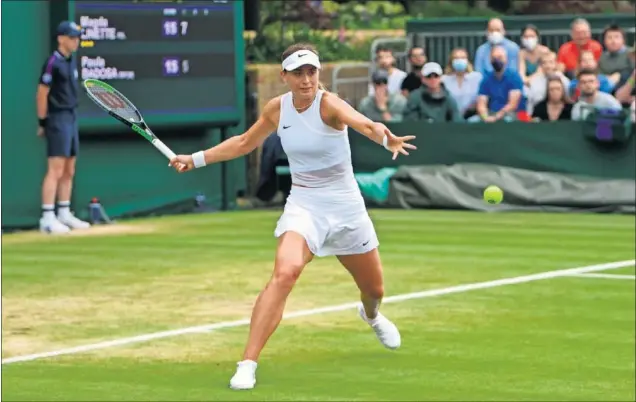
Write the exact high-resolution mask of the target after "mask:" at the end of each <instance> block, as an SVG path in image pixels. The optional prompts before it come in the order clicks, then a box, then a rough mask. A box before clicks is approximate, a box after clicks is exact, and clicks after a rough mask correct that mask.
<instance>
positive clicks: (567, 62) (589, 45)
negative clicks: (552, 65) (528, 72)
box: [557, 18, 603, 79]
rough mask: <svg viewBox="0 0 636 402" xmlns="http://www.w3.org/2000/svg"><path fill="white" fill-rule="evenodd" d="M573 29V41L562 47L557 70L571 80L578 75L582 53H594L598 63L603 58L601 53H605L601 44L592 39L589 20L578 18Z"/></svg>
mask: <svg viewBox="0 0 636 402" xmlns="http://www.w3.org/2000/svg"><path fill="white" fill-rule="evenodd" d="M571 28H572V30H571V33H570V35H571V37H572V40H571V41H568V42H565V43H564V44H563V45H561V47H560V48H559V52H558V55H557V62H558V67H557V68H558V69H559V71H561V72H563V73H564V74H565V75H566V76H567V77H568V78H570V79H572V78H574V77H575V75H576V69H577V67H578V64H579V60H580V58H581V52H582V51H586V50H587V51H590V52H592V53H593V54H594V59H595V60H597V61H598V60H599V59H600V58H601V53H603V47H602V46H601V44H600V43H598V41H596V40H594V39H592V30H591V29H590V24H589V23H588V22H587V20H585V19H583V18H577V19H575V20H574V21H573V22H572V25H571Z"/></svg>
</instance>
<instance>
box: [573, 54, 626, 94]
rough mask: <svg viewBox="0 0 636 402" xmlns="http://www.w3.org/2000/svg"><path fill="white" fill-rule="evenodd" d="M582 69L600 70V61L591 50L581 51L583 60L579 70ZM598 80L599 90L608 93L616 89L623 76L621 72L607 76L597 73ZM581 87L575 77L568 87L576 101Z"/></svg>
mask: <svg viewBox="0 0 636 402" xmlns="http://www.w3.org/2000/svg"><path fill="white" fill-rule="evenodd" d="M582 70H590V71H596V72H598V63H597V62H596V59H594V54H593V53H592V52H590V51H583V52H581V61H580V63H579V68H578V69H577V71H582ZM597 78H598V82H599V90H600V91H601V92H605V93H607V94H611V93H612V91H613V90H614V86H615V85H616V83H617V82H618V81H619V80H620V78H621V76H620V74H619V73H614V74H612V75H611V76H609V77H608V76H607V75H605V74H597ZM580 92H581V91H580V88H579V87H578V80H577V79H576V78H575V79H573V80H572V81H570V88H569V89H568V93H569V94H570V97H571V98H572V99H573V100H574V101H576V100H577V99H578V97H579V94H580Z"/></svg>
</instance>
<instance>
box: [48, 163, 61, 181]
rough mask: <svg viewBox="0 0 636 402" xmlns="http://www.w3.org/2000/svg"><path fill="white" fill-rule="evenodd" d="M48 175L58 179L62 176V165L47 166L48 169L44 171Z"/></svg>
mask: <svg viewBox="0 0 636 402" xmlns="http://www.w3.org/2000/svg"><path fill="white" fill-rule="evenodd" d="M46 174H47V175H48V176H50V177H52V178H54V179H56V180H59V179H61V178H62V176H64V166H58V165H52V166H49V169H48V171H47V173H46Z"/></svg>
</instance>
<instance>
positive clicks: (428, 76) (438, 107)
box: [404, 63, 464, 123]
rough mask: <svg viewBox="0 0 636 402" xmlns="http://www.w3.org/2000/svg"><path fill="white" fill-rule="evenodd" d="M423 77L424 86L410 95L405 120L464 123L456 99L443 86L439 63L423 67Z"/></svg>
mask: <svg viewBox="0 0 636 402" xmlns="http://www.w3.org/2000/svg"><path fill="white" fill-rule="evenodd" d="M422 76H423V77H424V78H423V79H422V86H421V87H419V88H418V89H416V90H415V91H413V92H411V93H410V95H409V99H408V102H407V105H406V111H405V112H404V120H420V121H421V120H423V121H427V122H429V123H439V122H446V121H453V122H461V121H464V119H463V118H462V116H461V114H460V113H459V108H458V107H457V103H456V102H455V99H453V97H452V96H451V94H450V93H449V92H448V91H447V90H446V88H444V86H443V85H442V67H441V66H440V65H439V64H437V63H426V64H424V67H422Z"/></svg>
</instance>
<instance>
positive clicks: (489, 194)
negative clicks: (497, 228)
mask: <svg viewBox="0 0 636 402" xmlns="http://www.w3.org/2000/svg"><path fill="white" fill-rule="evenodd" d="M484 200H485V201H486V202H487V203H489V204H499V203H500V202H501V201H503V191H501V189H500V188H499V187H497V186H488V187H486V189H485V190H484Z"/></svg>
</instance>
